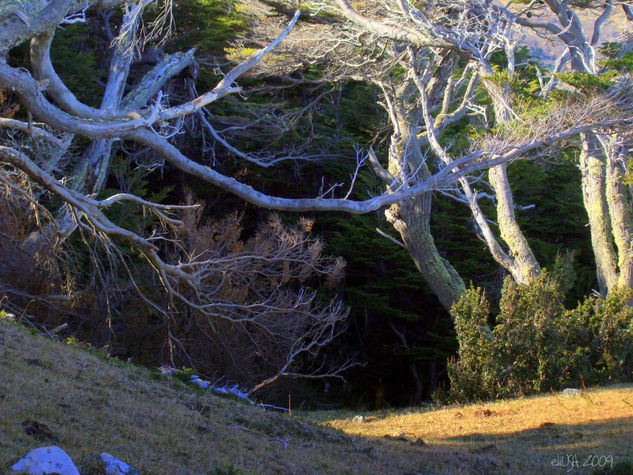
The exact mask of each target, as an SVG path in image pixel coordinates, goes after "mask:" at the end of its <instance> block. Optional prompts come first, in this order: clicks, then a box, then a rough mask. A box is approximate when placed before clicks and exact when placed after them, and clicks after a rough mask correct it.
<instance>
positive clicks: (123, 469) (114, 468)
mask: <svg viewBox="0 0 633 475" xmlns="http://www.w3.org/2000/svg"><path fill="white" fill-rule="evenodd" d="M99 458H101V460H103V463H104V464H105V467H104V470H105V473H106V475H138V472H137V471H136V470H135V469H134V468H132V467H130V466H129V465H128V464H126V463H125V462H123V461H122V460H119V459H118V458H116V457H114V456H113V455H110V454H109V453H107V452H103V453H102V454H99Z"/></svg>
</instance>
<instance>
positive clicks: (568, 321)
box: [448, 257, 633, 401]
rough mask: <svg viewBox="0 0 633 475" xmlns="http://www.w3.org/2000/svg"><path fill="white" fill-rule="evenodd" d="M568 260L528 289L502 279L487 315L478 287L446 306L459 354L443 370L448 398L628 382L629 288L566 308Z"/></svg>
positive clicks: (632, 312)
mask: <svg viewBox="0 0 633 475" xmlns="http://www.w3.org/2000/svg"><path fill="white" fill-rule="evenodd" d="M570 260H571V259H570V258H569V257H566V258H563V259H559V261H558V262H557V264H556V265H555V266H554V267H553V269H552V270H551V271H544V272H543V273H542V275H540V276H539V277H538V278H536V279H535V280H534V282H532V283H531V284H530V285H517V284H516V283H514V282H513V281H512V280H511V279H510V278H506V281H505V283H504V286H503V291H502V297H501V301H500V303H499V308H500V311H499V314H498V315H495V316H494V317H493V316H491V315H490V304H489V302H488V300H487V298H486V296H485V292H483V291H482V290H481V289H479V288H471V289H469V290H468V291H467V292H466V293H465V294H464V295H463V296H462V298H461V299H460V301H459V302H458V303H457V304H456V305H455V306H454V307H453V315H454V318H455V327H456V331H457V339H458V341H459V351H458V358H457V359H456V360H455V359H453V360H452V361H451V362H449V364H448V374H449V377H450V380H451V387H450V391H449V394H448V397H449V398H450V399H453V400H457V401H471V400H479V399H496V398H501V397H513V396H519V395H528V394H534V393H542V392H549V391H553V390H559V389H563V388H566V387H574V388H584V387H587V386H594V385H603V384H611V383H616V382H631V381H633V308H632V307H631V306H630V303H631V298H632V293H631V291H630V289H620V290H618V291H613V292H611V293H610V294H609V296H608V297H596V296H589V297H586V298H585V299H584V300H583V301H582V302H580V303H579V304H578V305H577V306H576V307H574V308H571V309H567V308H566V307H565V300H566V294H567V292H568V291H569V289H570V288H571V282H572V280H573V278H572V275H573V272H572V271H571V268H570Z"/></svg>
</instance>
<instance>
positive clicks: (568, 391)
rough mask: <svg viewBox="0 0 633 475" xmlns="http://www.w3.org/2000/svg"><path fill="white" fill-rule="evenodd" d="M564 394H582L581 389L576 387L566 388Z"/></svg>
mask: <svg viewBox="0 0 633 475" xmlns="http://www.w3.org/2000/svg"><path fill="white" fill-rule="evenodd" d="M563 396H580V389H576V388H567V389H564V390H563Z"/></svg>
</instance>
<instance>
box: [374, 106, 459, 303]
mask: <svg viewBox="0 0 633 475" xmlns="http://www.w3.org/2000/svg"><path fill="white" fill-rule="evenodd" d="M417 119H418V117H417V114H416V113H415V112H413V113H412V112H410V109H409V110H407V108H406V107H405V106H404V104H399V105H395V106H394V108H393V109H392V114H391V120H392V122H393V125H394V134H393V136H392V140H391V147H390V152H389V166H388V171H389V173H390V174H391V175H392V176H394V177H410V178H413V179H414V180H422V179H425V178H428V177H429V176H430V172H429V169H428V167H427V166H426V163H425V158H424V156H423V155H422V153H421V150H420V144H419V139H418V138H417V137H416V135H415V131H416V129H417V125H418V123H417ZM414 172H415V173H416V175H415V177H411V175H412V174H413V173H414ZM431 203H432V194H431V193H425V194H422V195H420V196H417V197H415V198H413V199H410V200H407V201H405V202H402V203H396V204H394V205H392V206H391V207H390V208H389V209H388V210H387V211H386V212H385V216H386V217H387V221H389V222H390V223H391V224H392V225H393V227H394V228H395V229H396V231H398V233H399V234H400V236H401V238H402V241H403V243H404V245H405V246H406V248H407V250H408V251H409V255H410V256H411V259H412V260H413V262H414V263H415V265H416V267H417V269H418V270H419V271H420V273H421V274H422V276H423V277H424V280H425V281H426V282H427V284H428V285H429V287H430V288H431V290H432V291H433V293H434V294H435V295H436V296H437V298H438V300H439V301H440V303H441V304H442V306H443V307H444V308H446V310H448V311H450V309H451V307H452V306H453V304H454V303H456V302H457V300H458V299H459V297H460V296H461V295H462V293H463V292H464V291H465V289H466V286H465V284H464V281H463V280H462V278H461V277H460V275H459V273H458V272H457V271H456V270H455V268H454V267H453V266H452V265H451V264H450V262H448V261H447V260H446V259H444V258H442V256H441V255H440V253H439V250H438V249H437V246H436V245H435V240H434V239H433V235H432V234H431V226H430V219H431Z"/></svg>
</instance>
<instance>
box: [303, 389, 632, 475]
mask: <svg viewBox="0 0 633 475" xmlns="http://www.w3.org/2000/svg"><path fill="white" fill-rule="evenodd" d="M313 417H314V418H315V419H316V420H319V421H321V423H323V424H325V425H328V426H330V427H334V428H336V429H339V430H343V431H344V432H346V433H348V434H353V435H358V436H363V437H372V438H379V437H385V436H389V437H392V438H396V439H397V438H400V439H407V440H411V441H413V440H418V439H420V440H422V441H424V442H425V443H426V444H427V446H428V447H429V448H430V447H434V448H437V449H442V450H445V451H450V452H455V451H457V452H464V451H465V452H468V453H479V454H487V456H488V457H489V458H491V460H493V461H494V463H495V464H496V465H497V466H498V468H499V469H500V470H504V469H505V470H508V471H510V472H513V471H515V470H516V471H517V472H515V473H537V472H544V473H556V472H557V471H561V470H562V467H555V466H554V465H555V464H554V465H553V464H552V462H553V461H554V460H556V458H557V457H564V458H565V460H567V458H568V456H571V457H572V458H571V460H578V461H579V465H580V467H578V468H579V469H580V471H578V470H576V472H575V473H591V471H592V469H595V468H597V467H598V465H602V466H603V468H604V467H605V466H610V465H611V462H610V461H611V460H613V462H614V464H615V463H617V462H618V461H624V460H627V459H633V386H631V385H615V386H612V387H607V388H596V389H590V390H583V391H580V394H578V395H572V396H564V395H562V394H561V393H555V394H550V395H545V396H538V397H530V398H521V399H512V400H504V401H498V402H490V403H481V404H472V405H464V406H454V407H450V408H440V409H426V410H425V409H421V410H416V409H410V410H406V411H394V412H392V413H383V414H367V415H366V417H364V420H363V421H362V422H359V418H358V417H356V419H354V416H353V415H352V414H349V413H347V414H333V413H330V414H328V413H326V412H321V413H316V414H314V415H313ZM592 456H598V458H597V459H593V458H590V457H592ZM574 457H575V458H574ZM600 457H602V459H600ZM607 460H608V461H607ZM600 461H602V463H600ZM583 463H586V466H585V467H583V466H582V465H583ZM592 463H593V467H592V466H591V465H592ZM567 468H570V467H569V466H568V467H567ZM562 471H563V472H564V470H562ZM561 473H562V472H561Z"/></svg>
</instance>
